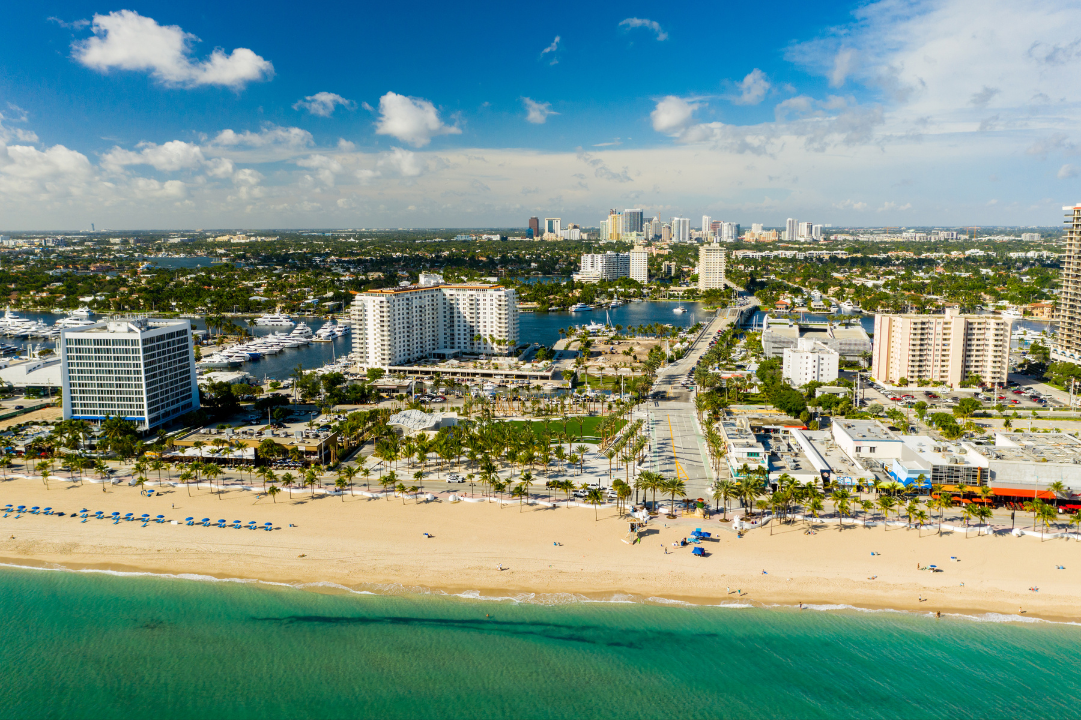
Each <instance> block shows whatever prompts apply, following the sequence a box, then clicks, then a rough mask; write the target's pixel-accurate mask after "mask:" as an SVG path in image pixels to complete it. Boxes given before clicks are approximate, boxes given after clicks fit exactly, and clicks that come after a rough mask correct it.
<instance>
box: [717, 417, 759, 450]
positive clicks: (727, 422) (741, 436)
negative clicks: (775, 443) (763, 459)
mask: <svg viewBox="0 0 1081 720" xmlns="http://www.w3.org/2000/svg"><path fill="white" fill-rule="evenodd" d="M720 425H721V434H722V435H724V437H725V439H726V440H727V441H728V443H729V444H731V445H733V446H741V447H749V446H755V445H757V446H759V447H762V443H760V442H759V441H758V438H757V437H756V436H755V434H754V433H753V432H751V428H750V423H749V422H748V421H747V420H746V419H745V418H724V419H722V420H721V423H720Z"/></svg>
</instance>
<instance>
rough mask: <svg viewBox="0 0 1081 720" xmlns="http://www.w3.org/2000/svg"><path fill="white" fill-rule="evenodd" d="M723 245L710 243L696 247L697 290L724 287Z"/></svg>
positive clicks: (703, 290)
mask: <svg viewBox="0 0 1081 720" xmlns="http://www.w3.org/2000/svg"><path fill="white" fill-rule="evenodd" d="M725 264H726V260H725V254H724V246H722V245H719V244H717V243H715V242H714V243H710V244H708V245H703V246H702V247H700V248H698V291H699V292H705V291H706V290H717V289H723V288H724V287H725V277H724V273H725Z"/></svg>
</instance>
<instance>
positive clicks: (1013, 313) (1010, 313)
mask: <svg viewBox="0 0 1081 720" xmlns="http://www.w3.org/2000/svg"><path fill="white" fill-rule="evenodd" d="M1001 314H1002V317H1004V318H1022V317H1024V314H1023V313H1022V312H1021V311H1020V310H1015V309H1013V308H1009V309H1007V310H1003V311H1002V313H1001Z"/></svg>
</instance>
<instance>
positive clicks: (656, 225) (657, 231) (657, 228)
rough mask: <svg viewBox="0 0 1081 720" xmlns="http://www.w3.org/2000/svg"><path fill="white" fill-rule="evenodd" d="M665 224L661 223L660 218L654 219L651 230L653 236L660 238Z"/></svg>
mask: <svg viewBox="0 0 1081 720" xmlns="http://www.w3.org/2000/svg"><path fill="white" fill-rule="evenodd" d="M663 224H664V223H662V222H661V219H660V218H659V217H655V218H653V221H652V222H650V224H649V225H650V230H651V231H652V232H651V234H652V235H653V237H654V238H659V237H660V236H661V225H663Z"/></svg>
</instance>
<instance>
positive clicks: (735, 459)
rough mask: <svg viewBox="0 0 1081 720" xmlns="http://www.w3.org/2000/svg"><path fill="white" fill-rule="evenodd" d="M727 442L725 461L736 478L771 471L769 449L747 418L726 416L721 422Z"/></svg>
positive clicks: (725, 442)
mask: <svg viewBox="0 0 1081 720" xmlns="http://www.w3.org/2000/svg"><path fill="white" fill-rule="evenodd" d="M720 430H721V437H723V438H724V444H725V456H724V459H725V462H727V463H728V471H729V472H730V473H731V474H732V477H733V478H735V479H740V478H744V477H747V476H748V475H751V474H752V473H754V472H756V471H758V472H762V471H765V472H766V473H767V474H768V473H769V451H767V450H766V447H765V445H763V444H762V443H761V442H759V440H758V438H757V437H755V434H754V432H752V431H751V427H750V424H749V423H748V422H747V420H746V418H737V417H732V418H725V419H723V420H721V423H720Z"/></svg>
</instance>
